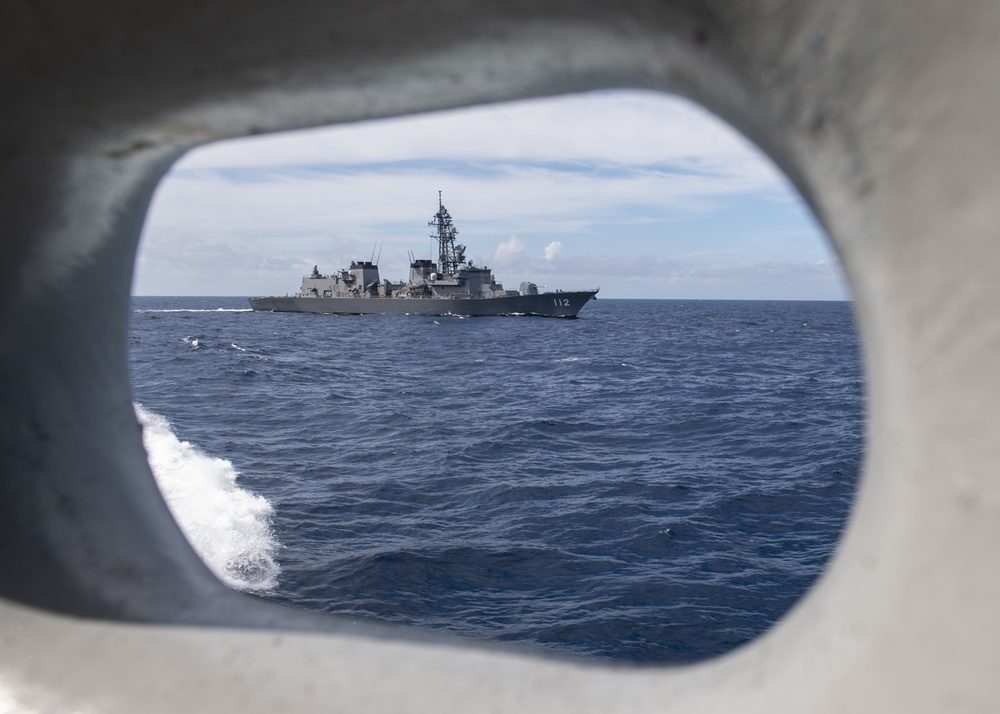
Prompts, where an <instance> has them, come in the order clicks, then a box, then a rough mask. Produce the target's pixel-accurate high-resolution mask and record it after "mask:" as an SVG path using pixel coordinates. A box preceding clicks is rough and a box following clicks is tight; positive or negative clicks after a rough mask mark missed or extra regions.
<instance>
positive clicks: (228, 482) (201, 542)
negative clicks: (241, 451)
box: [135, 404, 281, 592]
mask: <svg viewBox="0 0 1000 714" xmlns="http://www.w3.org/2000/svg"><path fill="white" fill-rule="evenodd" d="M135 413H136V416H137V417H138V418H139V423H140V424H142V440H143V444H144V445H145V447H146V452H147V453H148V454H149V465H150V467H151V468H152V469H153V475H154V476H155V477H156V483H157V485H158V486H159V487H160V492H161V493H162V494H163V498H164V500H165V501H166V502H167V506H169V507H170V512H171V513H172V514H173V516H174V518H175V519H176V520H177V523H178V524H179V525H180V527H181V530H182V531H183V532H184V535H185V536H187V539H188V541H189V542H190V543H191V546H192V547H193V548H194V550H195V552H197V553H198V555H200V556H201V559H202V560H203V561H205V564H206V565H207V566H208V567H209V568H210V569H211V570H212V572H213V573H215V575H216V576H217V577H218V578H219V579H220V580H222V581H223V582H224V583H226V585H228V586H230V587H232V588H235V589H237V590H247V591H258V592H259V591H263V590H270V589H273V588H274V587H276V585H277V583H278V574H279V573H280V572H281V569H280V568H279V566H278V564H277V563H276V562H275V560H274V556H275V553H277V551H278V548H279V545H278V543H277V541H276V540H275V538H274V534H273V533H272V532H271V516H272V513H273V509H272V508H271V504H270V503H268V501H267V499H265V498H264V497H263V496H259V495H257V494H254V493H251V492H250V491H248V490H246V489H244V488H240V487H239V486H238V485H237V484H236V480H237V478H238V477H239V472H238V471H237V470H236V469H235V468H234V467H233V465H232V463H230V462H229V461H226V460H225V459H219V458H216V457H213V456H209V455H208V454H206V453H204V452H203V451H201V450H200V449H198V448H197V447H196V446H194V445H192V444H190V443H188V442H187V441H181V440H179V439H178V438H177V436H176V435H174V433H173V431H172V430H171V428H170V422H168V421H167V420H166V419H164V418H163V417H162V416H160V415H159V414H155V413H153V412H151V411H149V410H147V409H144V408H143V407H142V406H141V405H139V404H136V405H135Z"/></svg>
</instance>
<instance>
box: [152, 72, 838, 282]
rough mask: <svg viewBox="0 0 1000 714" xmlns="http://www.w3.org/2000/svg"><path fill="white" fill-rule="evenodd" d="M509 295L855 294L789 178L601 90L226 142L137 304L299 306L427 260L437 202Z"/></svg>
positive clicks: (165, 220)
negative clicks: (345, 274)
mask: <svg viewBox="0 0 1000 714" xmlns="http://www.w3.org/2000/svg"><path fill="white" fill-rule="evenodd" d="M438 190H441V191H443V192H444V203H445V205H446V206H447V207H448V209H449V211H450V212H451V214H452V216H453V218H454V219H455V224H456V226H457V227H458V229H459V240H460V242H462V243H464V244H465V245H467V246H468V252H467V254H468V256H469V257H470V258H472V259H473V260H474V261H475V262H477V263H485V264H487V265H489V266H490V267H492V268H493V270H494V273H495V274H496V276H497V278H498V279H499V280H500V281H502V282H504V283H505V284H506V285H507V287H512V288H513V287H517V285H518V284H519V283H520V282H521V281H522V280H531V281H533V282H536V283H538V284H539V285H546V286H547V287H549V288H550V289H556V288H561V289H567V290H569V289H574V288H589V287H597V286H600V288H601V297H606V298H616V297H618V298H683V299H694V298H721V299H793V300H797V299H815V300H827V299H835V300H841V299H847V298H848V297H849V294H848V292H847V288H846V286H845V282H844V280H843V278H842V276H841V271H840V267H839V265H838V263H837V261H836V259H835V257H834V256H833V254H832V251H831V249H830V247H829V245H828V243H827V241H826V239H825V238H824V236H823V234H822V231H821V230H820V229H819V227H818V226H817V225H816V222H815V220H814V219H813V218H812V216H811V214H810V213H809V211H808V209H807V208H806V207H805V205H804V204H803V202H802V201H801V199H800V198H799V196H798V194H797V193H796V192H795V190H794V189H793V188H792V187H791V185H790V184H789V183H788V181H787V179H785V177H784V176H783V175H782V174H781V173H780V172H779V171H777V169H775V168H774V166H773V165H772V164H771V163H770V161H769V160H768V159H766V158H765V157H764V156H763V155H762V154H761V153H760V152H759V151H758V150H757V149H756V148H755V147H754V146H753V145H751V144H750V143H749V142H748V141H746V140H745V139H744V138H743V137H742V136H740V135H739V134H738V133H736V132H735V131H734V130H732V129H731V128H730V127H728V126H727V125H726V124H724V123H722V122H721V121H720V120H718V119H717V118H715V117H714V116H712V115H711V114H709V113H707V112H705V111H704V110H702V109H700V108H699V107H697V106H695V105H693V104H691V103H690V102H687V101H685V100H682V99H678V98H676V97H670V96H667V95H662V94H655V93H651V92H635V91H629V92H625V91H615V92H598V93H590V94H582V95H571V96H567V97H559V98H549V99H539V100H529V101H522V102H515V103H509V104H501V105H494V106H489V107H475V108H467V109H460V110H452V111H447V112H438V113H432V114H423V115H418V116H414V117H405V118H397V119H386V120H379V121H372V122H364V123H359V124H350V125H342V126H339V127H327V128H323V129H311V130H306V131H298V132H290V133H286V134H279V135H273V136H267V137H254V138H249V139H239V140H233V141H225V142H219V143H216V144H212V145H209V146H206V147H202V148H199V149H197V150H195V151H192V152H190V153H189V154H188V155H186V156H185V157H184V158H183V159H181V160H180V161H179V162H178V163H177V164H175V165H174V167H173V168H172V169H171V170H170V172H169V173H168V174H167V175H166V176H165V177H164V179H163V181H162V182H161V184H160V186H159V188H158V189H157V191H156V195H155V196H154V199H153V203H152V206H151V208H150V212H149V215H148V216H147V219H146V225H145V227H144V230H143V237H142V240H141V243H140V247H139V257H138V259H137V264H136V277H135V281H134V284H133V293H134V294H136V295H271V294H278V295H284V294H286V293H291V292H294V291H296V290H297V289H298V287H299V283H300V281H301V278H302V275H304V274H305V273H307V272H309V271H310V270H311V269H312V266H313V265H314V264H318V265H319V267H320V269H321V270H322V271H325V272H329V271H333V270H335V269H337V268H340V267H342V266H343V265H345V264H346V263H349V262H350V261H351V260H352V259H362V258H364V259H369V258H371V256H372V253H373V250H374V251H375V252H376V253H378V250H379V248H376V247H375V246H379V247H380V249H381V258H380V268H381V272H382V274H383V276H384V277H387V278H390V279H392V280H398V279H402V278H403V277H405V275H406V272H407V265H408V259H407V251H411V252H413V253H414V254H416V256H417V257H430V256H431V255H432V251H431V241H430V239H429V238H428V233H429V228H428V227H427V221H428V220H430V218H431V216H432V215H433V214H434V212H435V211H436V210H437V192H438Z"/></svg>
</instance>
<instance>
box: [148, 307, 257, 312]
mask: <svg viewBox="0 0 1000 714" xmlns="http://www.w3.org/2000/svg"><path fill="white" fill-rule="evenodd" d="M135 312H253V308H251V307H210V308H200V309H196V308H192V307H176V308H170V309H166V308H164V309H161V310H135Z"/></svg>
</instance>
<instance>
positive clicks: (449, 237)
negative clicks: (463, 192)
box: [427, 191, 465, 275]
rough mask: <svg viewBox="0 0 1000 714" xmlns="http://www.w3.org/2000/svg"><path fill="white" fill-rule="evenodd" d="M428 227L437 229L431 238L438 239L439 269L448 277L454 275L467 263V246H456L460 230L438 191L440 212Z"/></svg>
mask: <svg viewBox="0 0 1000 714" xmlns="http://www.w3.org/2000/svg"><path fill="white" fill-rule="evenodd" d="M427 225H429V226H431V227H432V228H434V229H435V230H434V233H431V238H436V239H437V242H438V269H439V270H440V271H441V272H442V273H445V274H446V275H454V274H455V273H457V272H458V269H459V267H461V265H462V264H463V263H464V262H465V246H464V245H456V244H455V237H456V236H457V235H458V229H457V228H455V223H454V222H453V221H452V220H451V214H450V213H448V209H447V208H445V207H444V203H442V199H441V191H438V212H437V213H435V214H434V219H433V220H431V221H429V222H428V223H427Z"/></svg>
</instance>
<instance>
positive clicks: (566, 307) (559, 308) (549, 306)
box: [250, 290, 597, 317]
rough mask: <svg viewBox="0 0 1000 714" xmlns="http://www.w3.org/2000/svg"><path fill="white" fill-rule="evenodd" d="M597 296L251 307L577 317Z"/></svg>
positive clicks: (255, 301) (270, 302)
mask: <svg viewBox="0 0 1000 714" xmlns="http://www.w3.org/2000/svg"><path fill="white" fill-rule="evenodd" d="M595 295H597V291H596V290H586V291H579V292H562V293H542V294H539V295H511V296H507V297H495V298H392V297H252V298H250V307H252V308H253V309H254V310H259V311H263V312H311V313H316V314H322V315H457V316H462V317H492V316H496V317H499V316H504V315H536V316H541V317H576V315H577V313H578V312H580V310H581V309H583V306H584V305H586V304H587V302H588V301H589V300H591V299H593V298H594V296H595Z"/></svg>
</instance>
